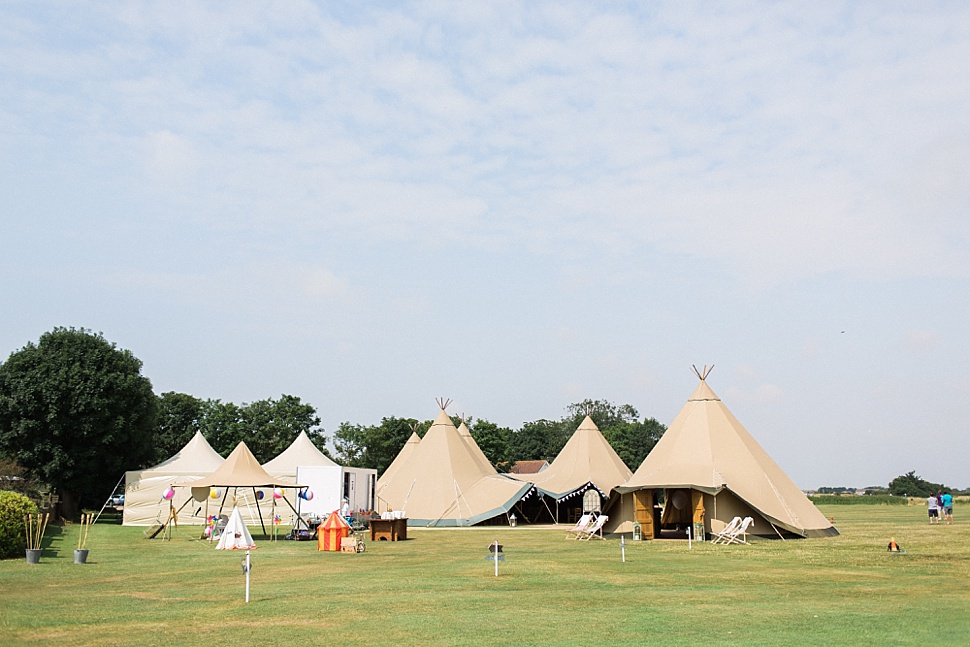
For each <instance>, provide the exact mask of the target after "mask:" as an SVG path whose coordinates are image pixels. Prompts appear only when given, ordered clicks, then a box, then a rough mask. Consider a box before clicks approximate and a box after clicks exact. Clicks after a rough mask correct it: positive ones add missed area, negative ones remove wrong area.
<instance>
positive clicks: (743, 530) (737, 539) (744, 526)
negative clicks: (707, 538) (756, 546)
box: [723, 517, 754, 544]
mask: <svg viewBox="0 0 970 647" xmlns="http://www.w3.org/2000/svg"><path fill="white" fill-rule="evenodd" d="M753 525H754V519H752V518H751V517H745V518H744V521H742V522H741V525H740V526H738V528H737V530H735V531H734V534H733V535H731V536H730V537H727V538H725V540H724V542H723V543H725V544H747V543H748V528H750V527H751V526H753Z"/></svg>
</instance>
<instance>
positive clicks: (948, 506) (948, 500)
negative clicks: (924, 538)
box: [942, 492, 953, 526]
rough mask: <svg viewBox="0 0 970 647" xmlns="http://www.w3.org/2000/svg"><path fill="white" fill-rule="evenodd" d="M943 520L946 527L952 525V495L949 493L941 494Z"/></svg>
mask: <svg viewBox="0 0 970 647" xmlns="http://www.w3.org/2000/svg"><path fill="white" fill-rule="evenodd" d="M942 500H943V518H944V519H946V525H948V526H949V525H950V524H951V523H953V495H952V494H950V493H949V492H944V493H943V497H942Z"/></svg>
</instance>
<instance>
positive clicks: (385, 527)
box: [370, 519, 408, 541]
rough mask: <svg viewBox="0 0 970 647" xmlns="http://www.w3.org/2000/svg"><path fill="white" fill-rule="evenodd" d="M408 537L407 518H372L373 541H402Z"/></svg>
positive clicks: (371, 531) (371, 532)
mask: <svg viewBox="0 0 970 647" xmlns="http://www.w3.org/2000/svg"><path fill="white" fill-rule="evenodd" d="M407 538H408V520H407V519H371V520H370V540H371V541H401V540H403V539H407Z"/></svg>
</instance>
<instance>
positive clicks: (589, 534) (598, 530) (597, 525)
mask: <svg viewBox="0 0 970 647" xmlns="http://www.w3.org/2000/svg"><path fill="white" fill-rule="evenodd" d="M607 519H609V517H607V516H606V515H605V514H601V515H600V516H598V517H596V521H594V522H593V524H592V525H591V526H590V527H589V528H587V529H586V530H584V531H582V532H581V533H580V534H579V535H578V536H577V537H576V539H582V540H583V541H589V540H590V539H592V538H593V537H598V538H599V539H602V538H603V526H604V525H605V524H606V520H607Z"/></svg>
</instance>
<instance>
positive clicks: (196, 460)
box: [122, 431, 225, 526]
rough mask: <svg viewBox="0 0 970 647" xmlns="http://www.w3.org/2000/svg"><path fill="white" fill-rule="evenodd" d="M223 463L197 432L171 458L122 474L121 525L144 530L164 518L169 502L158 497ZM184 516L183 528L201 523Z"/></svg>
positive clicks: (181, 520)
mask: <svg viewBox="0 0 970 647" xmlns="http://www.w3.org/2000/svg"><path fill="white" fill-rule="evenodd" d="M224 460H225V459H224V458H223V457H222V456H220V455H219V454H218V453H216V451H215V450H214V449H212V447H211V446H210V445H209V443H208V442H206V439H205V438H204V437H203V436H202V434H201V433H200V432H198V431H197V432H195V435H194V436H192V438H191V440H189V442H187V443H186V444H185V446H184V447H182V449H180V450H179V451H178V452H176V453H175V454H174V455H173V456H172V457H171V458H169V459H167V460H164V461H162V462H161V463H159V464H158V465H155V466H153V467H149V468H146V469H143V470H133V471H129V472H125V507H124V511H123V513H122V523H123V524H124V525H126V526H148V525H151V524H152V523H155V521H156V520H158V519H159V517H161V521H164V520H165V518H166V517H167V515H168V509H169V502H168V501H166V500H165V499H163V498H162V493H164V492H165V490H167V489H168V488H169V487H170V486H172V485H177V484H180V483H186V482H188V481H194V480H196V479H199V478H202V477H203V476H205V475H206V474H209V473H210V472H212V471H213V470H215V469H217V468H218V467H219V466H220V465H222V462H223V461H224ZM204 521H205V519H203V518H201V517H200V518H198V519H192V518H191V515H188V514H184V515H182V517H181V518H180V522H181V523H183V524H188V523H199V524H201V523H203V522H204Z"/></svg>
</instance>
